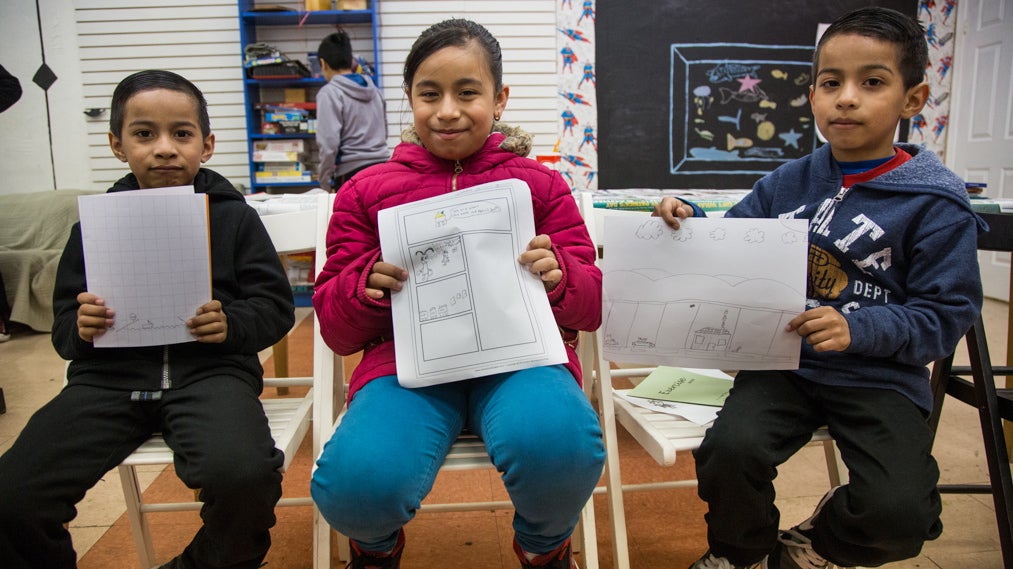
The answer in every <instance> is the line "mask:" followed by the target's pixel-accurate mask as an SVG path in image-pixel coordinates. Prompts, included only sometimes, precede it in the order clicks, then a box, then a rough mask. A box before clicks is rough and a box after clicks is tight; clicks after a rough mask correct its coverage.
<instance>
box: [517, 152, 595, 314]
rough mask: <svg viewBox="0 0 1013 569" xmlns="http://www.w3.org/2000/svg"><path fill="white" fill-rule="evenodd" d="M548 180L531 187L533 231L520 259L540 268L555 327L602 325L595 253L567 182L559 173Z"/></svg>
mask: <svg viewBox="0 0 1013 569" xmlns="http://www.w3.org/2000/svg"><path fill="white" fill-rule="evenodd" d="M550 180H551V182H550V183H549V184H547V185H546V186H547V187H546V186H542V187H540V188H539V187H536V186H535V185H533V186H532V188H531V195H532V200H533V201H532V205H533V206H534V209H535V211H534V214H535V233H536V235H537V236H536V237H535V238H534V239H532V241H531V245H529V247H530V248H529V250H528V251H527V252H525V253H523V254H522V255H521V258H522V259H525V260H532V261H533V263H532V265H531V267H530V268H529V270H532V271H533V272H535V273H538V272H541V273H542V280H543V282H545V283H546V291H547V295H548V297H549V305H550V306H551V307H552V314H553V316H555V318H556V323H557V324H558V325H559V326H560V327H562V328H565V329H568V330H587V331H590V330H595V329H597V328H598V326H600V325H601V271H600V270H599V269H598V267H597V266H595V260H597V258H598V252H597V250H596V249H595V247H594V244H593V243H592V242H591V237H590V235H588V233H587V226H586V225H585V224H584V220H583V218H581V216H580V211H579V210H578V209H577V203H576V202H575V201H574V199H573V195H572V194H571V193H570V188H569V186H567V185H566V182H565V181H564V180H563V178H562V176H560V175H559V173H558V172H552V173H551V176H550ZM542 236H544V237H545V238H542ZM532 245H533V246H532ZM522 262H523V261H522ZM539 263H541V265H539Z"/></svg>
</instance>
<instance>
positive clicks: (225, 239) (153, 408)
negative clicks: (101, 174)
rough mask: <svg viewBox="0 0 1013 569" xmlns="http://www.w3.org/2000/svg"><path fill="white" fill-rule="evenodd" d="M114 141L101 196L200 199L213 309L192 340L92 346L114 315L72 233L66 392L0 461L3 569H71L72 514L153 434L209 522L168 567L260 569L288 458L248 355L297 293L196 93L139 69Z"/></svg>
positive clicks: (204, 313) (288, 323)
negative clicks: (164, 191)
mask: <svg viewBox="0 0 1013 569" xmlns="http://www.w3.org/2000/svg"><path fill="white" fill-rule="evenodd" d="M109 144H110V147H111V148H112V151H113V154H114V155H115V156H116V157H117V158H119V159H120V160H121V161H123V162H126V163H127V164H129V166H130V170H131V173H130V174H128V175H127V176H125V177H124V178H122V179H121V180H119V181H118V182H116V184H114V185H113V187H112V188H110V190H109V191H110V192H117V191H124V190H136V189H147V188H159V187H168V186H180V185H191V184H192V185H193V186H194V190H195V191H196V192H198V193H206V194H207V195H208V198H209V203H210V210H209V212H210V215H209V229H210V234H211V273H212V300H211V301H210V302H208V303H206V304H204V305H203V306H200V307H195V314H194V316H193V317H192V318H190V319H189V320H187V323H186V324H187V327H188V328H189V330H190V333H191V334H192V335H193V340H194V341H193V342H188V343H183V344H173V345H166V346H148V347H131V348H96V347H95V346H94V345H93V343H92V341H93V339H94V338H96V337H98V336H100V335H102V334H103V333H105V331H106V330H107V329H109V328H110V327H111V326H113V324H114V323H115V321H116V317H117V315H116V312H115V307H107V306H105V303H104V301H103V299H101V298H99V297H98V296H96V295H95V294H93V293H91V292H89V291H88V286H87V282H86V281H85V267H84V254H83V249H82V242H81V227H80V224H75V225H74V227H73V229H72V230H71V235H70V238H69V240H68V242H67V246H66V248H65V249H64V252H63V256H62V258H61V259H60V265H59V268H58V270H57V276H56V284H55V291H54V295H53V297H54V298H53V311H54V313H55V322H54V324H53V332H52V337H53V345H54V347H55V348H56V351H57V352H58V353H59V354H60V355H61V356H62V357H63V358H64V359H68V360H71V362H70V366H69V367H68V371H67V380H68V381H67V386H66V387H65V388H64V389H63V391H61V392H60V393H59V394H58V395H57V396H56V397H55V398H54V399H53V400H52V401H50V402H49V403H47V404H46V405H45V406H43V407H42V408H41V409H39V411H38V412H36V413H35V415H33V416H32V418H31V419H30V420H29V422H28V424H27V425H26V426H25V428H24V430H23V431H22V432H21V435H20V436H19V437H18V439H17V441H16V442H15V443H14V445H13V446H12V447H11V449H10V450H8V451H7V452H6V453H5V454H4V455H3V456H0V566H2V567H5V568H7V569H22V568H33V569H43V568H44V569H63V568H73V567H76V554H75V552H74V548H73V545H72V543H71V538H70V534H69V533H68V532H67V530H66V529H65V528H64V524H66V523H67V522H69V521H71V520H72V519H73V518H74V516H75V514H76V510H75V507H74V506H75V504H76V503H77V502H79V501H80V500H81V499H82V498H83V497H84V495H85V492H86V491H87V490H88V489H89V488H91V487H92V486H94V485H95V483H96V482H98V480H99V479H100V478H101V477H102V476H104V475H105V473H106V472H108V471H109V470H110V469H112V468H113V467H115V466H116V465H118V464H119V463H120V462H122V461H123V459H124V458H126V457H127V456H128V455H129V454H130V453H131V452H133V450H134V449H136V448H137V447H138V446H139V445H140V444H141V443H143V442H144V441H145V440H146V439H147V438H148V437H149V436H150V435H151V434H152V433H153V432H161V433H162V435H163V436H164V438H165V440H166V442H167V443H168V444H169V446H170V447H171V448H172V449H173V452H174V453H175V467H176V474H177V475H178V476H179V477H180V478H181V479H182V480H183V481H184V482H185V483H186V485H187V486H189V487H191V488H200V497H201V500H202V501H203V502H204V506H203V508H202V509H201V518H202V519H203V521H204V526H203V527H202V528H201V529H200V530H199V531H198V532H197V535H196V536H195V537H194V538H193V541H192V542H191V543H190V545H189V546H187V547H186V549H185V550H184V551H183V552H182V553H181V554H180V555H179V556H178V557H176V558H174V559H173V560H171V561H170V562H169V563H167V564H166V565H164V566H163V567H170V568H187V569H204V568H209V567H215V568H225V567H228V568H235V569H246V568H250V569H253V568H256V567H259V566H260V564H261V561H262V560H263V558H264V556H265V555H266V554H267V550H268V548H269V547H270V543H271V538H270V533H269V530H270V528H271V527H272V526H273V525H274V523H275V516H274V506H275V504H276V503H277V501H278V499H279V498H280V496H281V474H280V473H279V471H278V469H279V468H280V467H281V465H282V462H283V458H284V457H283V456H282V453H281V451H279V450H277V449H276V448H275V447H274V441H273V439H272V438H271V431H270V428H269V427H268V423H267V418H266V417H265V415H264V411H263V408H262V407H261V404H260V401H259V400H258V396H259V394H260V391H261V389H262V386H263V380H262V377H263V369H262V368H261V366H260V360H259V359H258V357H257V353H258V352H259V351H260V350H263V349H265V348H267V347H269V346H272V345H274V344H275V343H276V342H277V341H278V340H279V339H280V338H281V337H282V336H284V335H285V334H286V333H287V332H288V331H289V330H290V329H291V327H292V325H293V323H294V307H293V301H292V291H291V288H290V286H289V283H288V279H287V278H286V276H285V273H284V271H283V270H282V267H281V263H280V261H279V259H278V255H277V253H276V251H275V249H274V247H273V245H272V243H271V240H270V237H269V236H268V234H267V231H266V230H265V229H264V226H263V224H262V223H261V221H260V219H259V217H258V216H257V214H256V212H255V211H254V210H253V209H251V208H250V207H249V206H247V205H246V203H245V201H244V199H243V196H242V195H241V194H240V193H239V192H238V191H236V190H235V188H233V186H232V185H231V184H230V183H229V182H228V181H227V180H226V179H225V178H223V177H222V176H221V175H219V174H217V173H215V172H213V171H211V170H207V169H203V168H201V164H202V163H203V162H206V161H207V160H208V159H210V158H211V155H212V153H213V152H214V134H212V133H211V128H210V121H209V119H208V114H207V103H206V101H205V100H204V96H203V94H202V93H201V92H200V90H198V89H197V87H196V86H194V85H193V84H192V83H191V82H190V81H188V80H186V79H184V78H183V77H180V76H179V75H176V74H174V73H171V72H168V71H141V72H138V73H135V74H133V75H130V76H129V77H127V78H126V79H124V80H123V81H121V82H120V84H119V85H118V86H117V87H116V90H115V91H114V93H113V100H112V110H111V117H110V132H109Z"/></svg>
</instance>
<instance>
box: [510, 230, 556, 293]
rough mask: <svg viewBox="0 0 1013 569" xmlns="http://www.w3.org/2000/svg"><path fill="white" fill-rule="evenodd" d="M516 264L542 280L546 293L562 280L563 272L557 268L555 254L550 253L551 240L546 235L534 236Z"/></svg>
mask: <svg viewBox="0 0 1013 569" xmlns="http://www.w3.org/2000/svg"><path fill="white" fill-rule="evenodd" d="M517 262H519V263H520V264H522V265H524V266H526V267H527V268H528V271H530V272H531V273H532V274H535V275H538V278H540V279H542V285H544V286H545V290H546V292H548V291H551V290H552V289H554V288H556V285H558V284H559V281H561V280H563V271H562V270H561V269H560V268H559V260H558V259H556V254H555V253H553V252H552V239H550V238H549V236H548V235H545V234H542V235H535V237H534V239H532V240H531V242H530V243H528V250H527V251H525V252H523V253H521V256H520V257H518V258H517Z"/></svg>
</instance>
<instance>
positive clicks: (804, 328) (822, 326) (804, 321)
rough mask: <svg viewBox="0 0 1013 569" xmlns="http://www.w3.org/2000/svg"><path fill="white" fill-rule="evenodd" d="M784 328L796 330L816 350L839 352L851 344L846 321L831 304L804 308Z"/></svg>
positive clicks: (849, 330) (849, 331)
mask: <svg viewBox="0 0 1013 569" xmlns="http://www.w3.org/2000/svg"><path fill="white" fill-rule="evenodd" d="M785 329H786V330H788V331H789V332H791V331H795V332H797V333H798V335H799V336H802V337H803V338H805V341H806V342H809V345H811V346H812V347H813V349H814V350H816V351H817V352H841V351H844V350H846V349H848V346H850V345H851V329H850V328H849V327H848V321H847V320H846V319H845V318H844V315H843V314H841V313H840V312H838V311H837V310H836V309H834V308H833V307H832V306H820V307H818V308H813V309H810V310H806V311H805V312H803V313H802V314H799V315H798V316H796V317H795V318H792V319H791V322H788V326H787V327H786V328H785Z"/></svg>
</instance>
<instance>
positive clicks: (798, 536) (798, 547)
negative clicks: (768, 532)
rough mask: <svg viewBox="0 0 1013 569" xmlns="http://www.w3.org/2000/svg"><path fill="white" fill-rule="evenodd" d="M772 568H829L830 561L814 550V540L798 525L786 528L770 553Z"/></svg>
mask: <svg viewBox="0 0 1013 569" xmlns="http://www.w3.org/2000/svg"><path fill="white" fill-rule="evenodd" d="M769 564H770V569H828V568H829V567H830V562H829V561H827V560H826V559H823V557H822V556H821V555H820V554H819V553H816V552H815V551H814V550H813V544H812V540H810V539H809V538H808V537H806V536H805V535H804V534H803V533H802V532H800V531H799V530H798V526H796V527H793V528H791V529H789V530H784V531H782V532H781V535H779V536H778V538H777V545H775V546H774V551H772V552H771V553H770V561H769Z"/></svg>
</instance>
